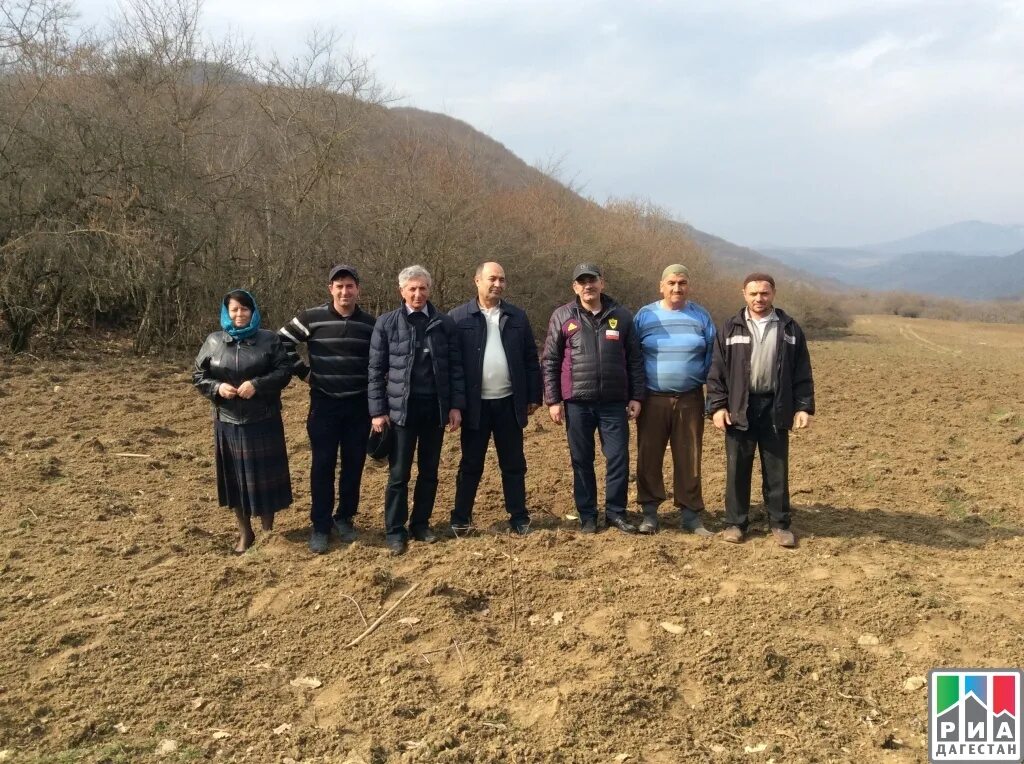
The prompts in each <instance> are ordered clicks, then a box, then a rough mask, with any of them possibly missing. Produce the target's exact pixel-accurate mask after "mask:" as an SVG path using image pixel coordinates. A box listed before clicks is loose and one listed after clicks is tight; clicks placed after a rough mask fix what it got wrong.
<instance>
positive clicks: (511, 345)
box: [451, 263, 541, 536]
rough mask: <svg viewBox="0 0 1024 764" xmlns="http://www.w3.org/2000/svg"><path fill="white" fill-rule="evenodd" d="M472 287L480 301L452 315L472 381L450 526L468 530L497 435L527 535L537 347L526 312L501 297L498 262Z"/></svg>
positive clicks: (509, 497)
mask: <svg viewBox="0 0 1024 764" xmlns="http://www.w3.org/2000/svg"><path fill="white" fill-rule="evenodd" d="M474 282H475V283H476V289H477V295H476V297H475V298H473V299H472V300H470V301H469V302H467V303H466V304H465V305H460V306H459V307H457V308H455V310H453V311H452V312H451V317H452V320H453V321H454V322H455V326H456V328H457V333H458V338H459V347H460V350H461V353H462V367H463V370H464V372H465V376H466V409H465V411H464V412H463V417H462V461H461V462H460V463H459V474H458V477H457V479H456V484H455V506H454V508H453V509H452V518H451V527H452V531H453V532H454V533H455V535H456V536H460V535H463V534H465V533H468V532H469V530H470V527H471V524H472V519H473V504H474V503H475V501H476V491H477V488H478V487H479V485H480V477H481V476H482V475H483V471H484V457H485V456H486V455H487V444H488V442H489V441H490V439H491V435H492V434H493V435H494V447H495V450H496V451H497V452H498V466H499V467H500V468H501V487H502V490H503V492H504V494H505V509H506V510H507V511H508V515H509V525H510V526H511V528H512V531H513V532H514V533H517V534H519V535H520V536H525V535H526V534H527V533H529V532H530V516H529V514H528V512H527V509H526V456H525V454H524V453H523V428H524V427H526V423H527V421H528V418H529V416H530V415H531V414H532V413H533V412H534V411H536V410H537V407H538V406H539V405H540V401H541V393H540V365H539V363H538V362H537V344H536V342H535V341H534V338H533V330H532V329H531V328H530V322H529V321H528V320H527V318H526V313H524V312H523V311H522V310H520V309H519V308H517V307H516V306H515V305H512V304H510V303H508V302H505V301H504V300H503V299H502V295H503V294H504V292H505V270H504V269H503V268H502V267H501V266H500V265H499V264H498V263H483V264H481V265H479V266H477V269H476V276H475V278H474Z"/></svg>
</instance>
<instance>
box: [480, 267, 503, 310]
mask: <svg viewBox="0 0 1024 764" xmlns="http://www.w3.org/2000/svg"><path fill="white" fill-rule="evenodd" d="M473 283H475V284H476V296H477V299H478V300H479V301H480V304H481V305H484V306H486V307H488V308H493V307H494V306H495V305H497V304H498V302H499V301H500V300H501V296H502V295H503V294H504V293H505V269H504V268H502V267H501V266H500V265H498V264H497V263H481V264H480V265H478V266H477V267H476V276H475V277H474V278H473Z"/></svg>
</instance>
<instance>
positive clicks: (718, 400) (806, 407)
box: [707, 308, 814, 430]
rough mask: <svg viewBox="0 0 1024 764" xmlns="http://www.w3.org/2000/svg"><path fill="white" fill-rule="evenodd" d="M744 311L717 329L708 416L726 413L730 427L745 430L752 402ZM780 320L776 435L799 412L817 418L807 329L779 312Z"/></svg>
mask: <svg viewBox="0 0 1024 764" xmlns="http://www.w3.org/2000/svg"><path fill="white" fill-rule="evenodd" d="M745 311H746V309H743V310H741V311H740V312H739V313H737V314H736V315H735V316H733V317H732V318H730V319H729V320H728V321H726V322H725V323H724V324H722V326H721V328H719V330H718V335H717V336H716V337H715V350H714V353H713V355H712V356H711V371H709V372H708V382H707V391H708V397H707V412H708V414H709V415H712V414H714V413H715V412H716V411H719V410H720V409H728V411H729V418H730V419H731V420H732V426H733V427H735V428H736V429H738V430H746V429H747V427H748V426H749V424H748V422H747V402H748V401H749V399H750V357H751V354H752V347H753V337H751V336H750V329H749V328H748V327H747V319H746V312H745ZM775 314H776V315H777V316H778V317H779V329H778V331H777V332H776V335H777V337H778V347H777V348H776V352H775V400H774V402H773V405H772V423H773V424H774V425H775V428H776V429H778V430H789V429H792V427H793V415H794V414H795V413H796V412H797V411H806V412H807V413H808V414H814V377H813V375H812V374H811V356H810V354H809V353H808V352H807V339H806V338H805V337H804V333H803V330H802V329H801V328H800V326H799V325H798V324H797V322H796V321H794V320H793V319H792V318H791V317H790V316H788V315H787V314H786V313H785V312H784V311H782V310H779V309H778V308H776V309H775Z"/></svg>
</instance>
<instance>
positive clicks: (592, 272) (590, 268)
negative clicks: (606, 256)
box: [572, 263, 603, 281]
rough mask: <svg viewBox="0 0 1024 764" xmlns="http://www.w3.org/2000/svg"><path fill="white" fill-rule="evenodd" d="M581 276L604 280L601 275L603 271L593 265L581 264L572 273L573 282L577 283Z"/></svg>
mask: <svg viewBox="0 0 1024 764" xmlns="http://www.w3.org/2000/svg"><path fill="white" fill-rule="evenodd" d="M580 276H596V277H597V278H603V276H602V275H601V269H600V268H599V267H598V266H596V265H594V264H593V263H580V264H579V265H577V266H576V267H575V268H574V269H573V271H572V280H573V281H575V280H576V279H578V278H579V277H580Z"/></svg>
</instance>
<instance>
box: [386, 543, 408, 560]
mask: <svg viewBox="0 0 1024 764" xmlns="http://www.w3.org/2000/svg"><path fill="white" fill-rule="evenodd" d="M386 543H387V545H388V554H390V555H391V556H392V557H399V556H401V555H403V554H405V550H406V548H407V547H408V546H409V545H408V544H407V543H406V540H405V539H388V540H387V542H386Z"/></svg>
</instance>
